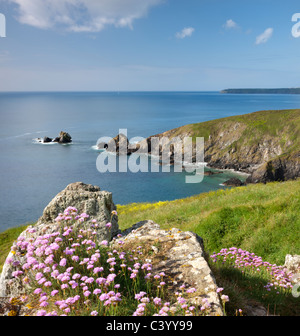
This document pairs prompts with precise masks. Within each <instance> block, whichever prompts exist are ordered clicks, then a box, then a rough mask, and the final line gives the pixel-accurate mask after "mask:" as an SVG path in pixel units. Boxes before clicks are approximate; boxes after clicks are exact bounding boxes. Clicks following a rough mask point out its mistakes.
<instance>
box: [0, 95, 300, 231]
mask: <svg viewBox="0 0 300 336" xmlns="http://www.w3.org/2000/svg"><path fill="white" fill-rule="evenodd" d="M299 106H300V96H298V95H243V94H242V95H227V94H220V93H218V92H60V93H56V92H49V93H48V92H30V93H26V92H24V93H4V92H3V93H0V153H1V160H0V231H4V230H6V229H7V228H10V227H16V226H19V225H21V224H24V223H27V222H33V221H36V220H37V219H38V218H39V217H40V216H41V214H42V211H43V209H44V207H45V206H46V205H47V204H48V203H49V202H50V200H51V199H52V198H53V197H54V196H55V195H56V194H57V193H58V192H60V191H61V190H63V189H64V188H65V187H66V186H67V185H68V184H69V183H72V182H79V181H81V182H84V183H90V184H94V185H98V186H100V188H101V189H102V190H108V191H110V192H112V193H113V200H114V202H115V203H116V204H128V203H132V202H157V201H165V200H174V199H178V198H184V197H188V196H192V195H195V194H199V193H202V192H207V191H210V190H217V189H220V188H225V187H223V186H221V185H220V184H222V182H224V181H225V180H226V179H228V178H229V177H231V176H233V175H235V174H234V173H232V172H226V173H224V174H220V175H214V176H206V177H205V178H204V181H203V182H202V183H199V184H186V183H185V176H186V174H185V173H174V172H172V171H171V172H170V173H162V172H160V173H150V172H149V173H136V174H134V173H130V172H128V173H105V174H101V173H99V172H98V170H97V168H96V160H97V157H98V155H99V152H98V151H96V150H95V144H96V143H97V140H98V139H99V138H100V137H103V136H109V137H114V136H116V135H117V134H118V132H119V129H127V130H128V137H129V138H132V137H136V136H140V137H148V136H150V135H154V134H157V133H161V132H163V131H166V130H169V129H172V128H175V127H179V126H182V125H185V124H190V123H197V122H203V121H207V120H213V119H219V118H223V117H228V116H233V115H241V114H245V113H251V112H255V111H260V110H274V109H276V110H277V109H294V108H299ZM60 131H66V132H68V133H70V134H71V136H72V138H73V143H72V144H71V145H59V144H49V145H45V144H40V143H37V142H36V141H35V140H34V139H36V138H38V137H41V138H43V137H44V136H49V137H56V136H58V134H59V132H60Z"/></svg>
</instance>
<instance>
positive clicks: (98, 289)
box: [6, 207, 195, 316]
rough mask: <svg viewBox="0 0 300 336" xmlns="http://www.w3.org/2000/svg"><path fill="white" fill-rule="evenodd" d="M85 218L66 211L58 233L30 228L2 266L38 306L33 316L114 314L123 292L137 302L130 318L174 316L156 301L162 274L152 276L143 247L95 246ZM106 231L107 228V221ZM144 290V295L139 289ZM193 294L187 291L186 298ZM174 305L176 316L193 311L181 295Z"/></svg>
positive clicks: (162, 284) (92, 226) (59, 219)
mask: <svg viewBox="0 0 300 336" xmlns="http://www.w3.org/2000/svg"><path fill="white" fill-rule="evenodd" d="M88 217H89V216H88V215H87V214H85V213H84V214H81V215H78V214H77V210H76V208H74V207H68V208H67V209H66V210H65V211H64V213H63V214H62V213H61V214H59V216H58V217H57V218H56V222H57V223H59V226H58V228H57V231H54V232H51V233H47V234H43V235H40V236H37V237H36V229H35V228H33V227H30V228H28V229H27V230H26V234H25V235H22V236H20V237H19V238H18V240H17V242H16V243H15V245H14V246H13V247H12V250H13V251H14V257H13V258H10V259H7V260H6V262H8V263H11V264H12V265H13V266H14V268H15V270H14V272H13V276H14V277H16V278H19V279H20V280H21V281H23V284H24V286H25V288H26V291H27V293H26V294H27V296H28V297H30V300H31V301H30V300H29V302H34V305H35V307H36V306H38V311H37V313H36V314H37V315H38V316H66V315H92V316H97V315H111V314H113V315H116V314H117V309H118V307H119V305H120V304H121V303H122V301H123V298H124V295H125V294H124V293H126V295H131V296H132V300H137V302H138V304H137V309H136V311H135V312H134V313H133V315H135V316H140V315H145V314H146V312H147V314H149V313H151V314H156V315H168V314H171V315H174V313H175V312H174V307H172V306H171V303H170V302H163V299H162V298H160V297H159V294H163V291H164V288H165V287H166V282H165V281H164V277H166V274H165V273H164V272H160V273H158V274H153V273H152V264H151V260H149V259H146V257H145V256H143V252H142V246H138V247H136V248H134V249H132V250H124V249H123V245H124V241H122V240H118V241H117V245H114V246H117V247H116V248H112V247H110V246H109V243H108V242H107V241H102V242H98V241H97V238H96V237H97V232H96V229H97V227H98V225H97V223H96V222H95V221H92V223H89V224H87V225H83V224H84V221H85V220H86V219H87V218H88ZM77 224H81V225H77ZM106 228H107V230H109V229H110V228H111V225H110V223H108V225H106ZM27 285H29V286H27ZM146 288H147V292H145V291H143V289H146ZM194 291H195V289H193V288H190V289H188V290H186V293H185V295H187V296H189V295H190V294H192V293H193V292H194ZM154 293H156V296H155V295H154ZM125 301H126V300H125ZM172 304H173V306H174V303H172ZM175 304H176V307H177V308H176V309H177V310H176V312H177V313H178V312H179V313H182V312H183V313H184V314H185V315H190V314H192V313H193V310H194V307H193V306H191V305H189V304H188V301H187V300H186V299H185V298H184V295H183V293H180V294H178V298H177V302H176V301H175ZM149 305H151V307H152V308H151V309H149Z"/></svg>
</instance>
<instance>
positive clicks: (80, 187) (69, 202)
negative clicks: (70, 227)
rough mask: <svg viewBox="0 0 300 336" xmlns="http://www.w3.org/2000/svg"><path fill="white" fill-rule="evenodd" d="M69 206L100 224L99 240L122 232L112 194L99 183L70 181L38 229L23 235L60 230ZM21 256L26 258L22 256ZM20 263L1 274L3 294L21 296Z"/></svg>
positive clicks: (11, 255) (6, 267) (11, 257)
mask: <svg viewBox="0 0 300 336" xmlns="http://www.w3.org/2000/svg"><path fill="white" fill-rule="evenodd" d="M68 207H73V208H76V209H77V210H78V214H86V216H83V217H84V218H85V220H84V224H85V225H86V224H89V223H90V224H92V223H93V222H96V223H97V224H98V227H97V229H96V232H97V235H96V237H97V240H98V241H99V242H101V241H102V240H107V241H110V240H112V237H113V236H115V235H117V234H118V233H119V227H118V217H117V216H116V215H114V214H113V215H112V212H113V211H114V210H116V207H115V205H114V203H113V200H112V194H111V193H110V192H107V191H101V190H100V188H99V187H97V186H93V185H90V184H84V183H82V182H77V183H72V184H70V185H68V186H67V187H66V188H65V189H64V190H63V191H61V192H60V193H59V194H57V195H56V196H55V197H54V198H53V200H52V201H51V202H50V203H49V204H48V205H47V207H46V208H45V209H44V212H43V215H42V216H41V217H40V219H39V220H38V222H37V224H36V225H34V227H33V229H34V233H32V232H30V233H29V231H28V230H25V231H23V232H22V233H21V235H20V237H24V239H26V238H28V237H29V236H30V238H32V239H35V238H37V237H38V236H42V235H45V234H51V233H53V232H55V231H57V230H58V228H59V226H60V225H61V224H60V221H59V217H60V214H63V213H64V210H65V209H67V208H68ZM107 223H111V228H110V230H107V227H106V224H107ZM82 225H83V224H82ZM20 237H19V238H20ZM19 259H20V260H21V262H22V256H21V257H19ZM6 260H7V261H8V260H14V251H11V252H10V253H9V255H8V257H7V259H6ZM16 266H17V265H14V263H13V262H6V263H5V264H4V266H3V269H2V274H1V276H0V297H5V296H9V297H18V296H20V295H22V294H23V292H24V286H23V285H22V283H21V281H20V280H19V279H18V278H15V277H14V276H13V272H14V271H15V270H16V269H17V268H16Z"/></svg>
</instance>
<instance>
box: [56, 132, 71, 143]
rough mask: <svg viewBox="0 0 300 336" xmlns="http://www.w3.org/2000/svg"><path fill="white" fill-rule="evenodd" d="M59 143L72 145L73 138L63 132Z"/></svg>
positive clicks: (60, 134)
mask: <svg viewBox="0 0 300 336" xmlns="http://www.w3.org/2000/svg"><path fill="white" fill-rule="evenodd" d="M58 142H59V143H60V144H66V143H71V142H72V137H71V135H70V134H69V133H67V132H63V131H61V132H60V133H59V140H58Z"/></svg>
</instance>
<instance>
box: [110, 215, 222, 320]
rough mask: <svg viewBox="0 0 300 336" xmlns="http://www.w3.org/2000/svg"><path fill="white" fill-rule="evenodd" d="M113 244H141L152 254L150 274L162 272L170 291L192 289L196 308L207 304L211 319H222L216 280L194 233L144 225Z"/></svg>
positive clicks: (135, 227) (149, 224) (154, 224)
mask: <svg viewBox="0 0 300 336" xmlns="http://www.w3.org/2000/svg"><path fill="white" fill-rule="evenodd" d="M121 234H122V237H121V238H119V239H117V240H116V243H117V244H118V241H120V240H122V241H123V242H124V245H123V247H124V248H126V245H127V244H128V245H129V246H130V245H132V244H143V247H144V248H145V246H148V247H149V249H150V250H152V251H153V253H152V257H151V264H152V273H153V274H157V273H159V272H164V273H165V274H166V278H169V279H172V283H171V284H170V283H169V284H168V285H169V289H168V290H169V291H170V290H172V291H173V292H174V293H175V292H176V291H178V289H179V287H180V286H181V285H185V286H186V287H193V288H195V289H196V291H195V292H194V293H193V295H192V297H191V298H190V300H191V302H192V303H193V304H195V305H202V304H203V299H205V300H208V302H209V304H210V307H211V309H210V313H209V315H211V316H222V315H223V310H222V304H221V302H220V298H219V294H218V293H217V288H218V287H217V284H216V280H215V278H214V276H213V274H212V271H211V269H210V267H209V265H208V263H207V262H206V260H205V253H204V246H203V240H202V238H200V237H199V236H198V235H196V234H195V233H193V232H183V231H180V230H178V229H170V230H162V229H161V228H160V226H159V225H158V224H156V223H154V222H153V221H149V220H148V221H143V222H139V223H137V224H135V225H134V226H133V227H132V228H130V229H127V230H125V231H123V232H122V233H121Z"/></svg>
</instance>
